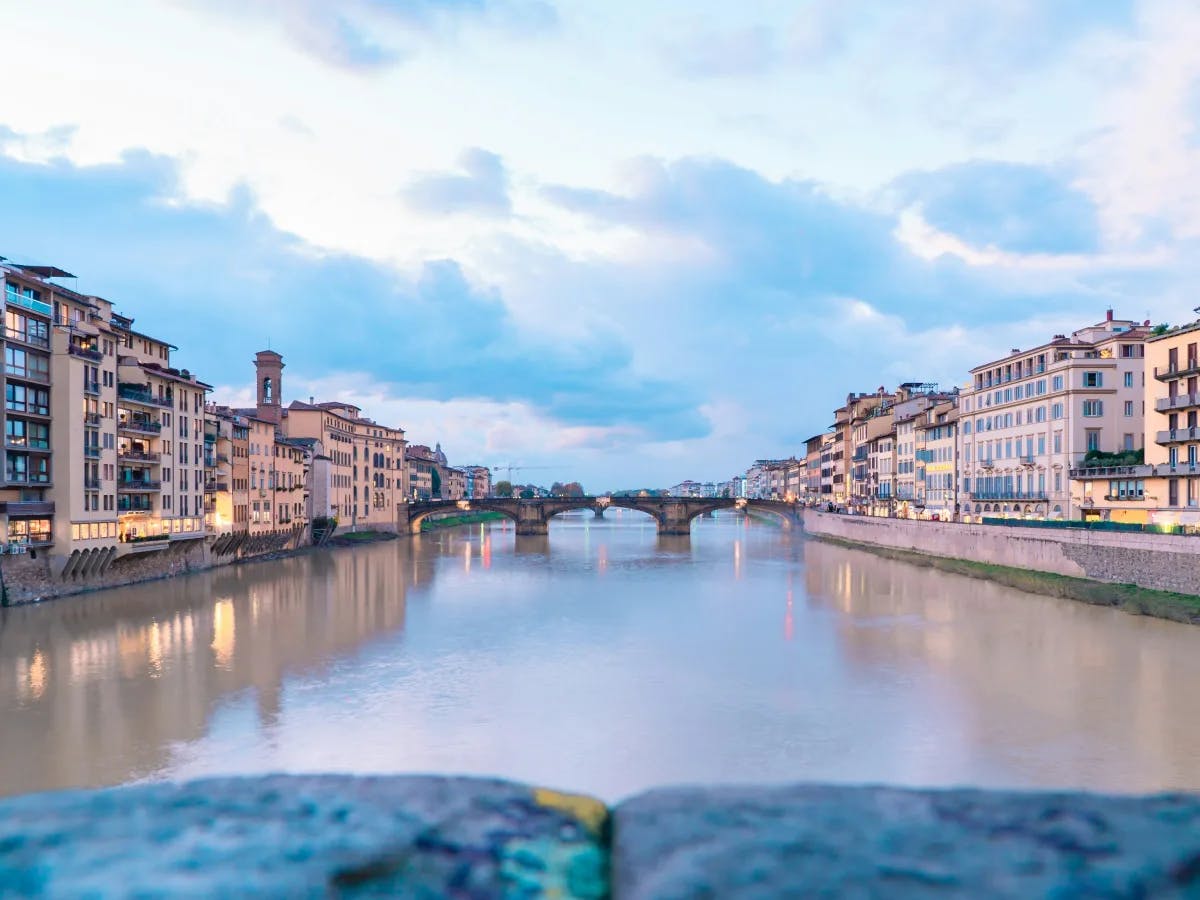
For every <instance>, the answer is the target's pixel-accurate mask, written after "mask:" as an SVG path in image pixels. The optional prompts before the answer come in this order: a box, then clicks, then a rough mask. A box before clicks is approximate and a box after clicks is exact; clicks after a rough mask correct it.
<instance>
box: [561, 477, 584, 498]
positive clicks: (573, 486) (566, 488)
mask: <svg viewBox="0 0 1200 900" xmlns="http://www.w3.org/2000/svg"><path fill="white" fill-rule="evenodd" d="M559 487H560V488H561V489H562V493H563V496H564V497H582V496H584V492H583V485H582V484H580V483H579V482H578V481H568V482H567V483H566V484H563V485H559Z"/></svg>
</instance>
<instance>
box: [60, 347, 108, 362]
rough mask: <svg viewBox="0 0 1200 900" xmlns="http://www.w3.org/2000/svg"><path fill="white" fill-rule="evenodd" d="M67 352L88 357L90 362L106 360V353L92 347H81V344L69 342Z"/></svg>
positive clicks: (84, 357) (80, 356) (81, 357)
mask: <svg viewBox="0 0 1200 900" xmlns="http://www.w3.org/2000/svg"><path fill="white" fill-rule="evenodd" d="M67 352H68V353H70V354H71V355H72V356H77V357H79V358H80V359H86V360H88V361H89V362H102V361H103V360H104V354H103V353H101V352H100V351H99V350H95V349H93V348H91V347H81V346H79V344H68V345H67Z"/></svg>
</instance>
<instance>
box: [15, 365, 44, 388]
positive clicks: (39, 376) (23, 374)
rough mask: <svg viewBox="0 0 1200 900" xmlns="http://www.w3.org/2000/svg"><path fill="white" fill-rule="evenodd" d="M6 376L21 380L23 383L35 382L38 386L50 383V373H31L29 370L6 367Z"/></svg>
mask: <svg viewBox="0 0 1200 900" xmlns="http://www.w3.org/2000/svg"><path fill="white" fill-rule="evenodd" d="M4 374H5V375H6V376H8V377H9V378H19V379H20V380H21V381H33V382H36V383H37V384H49V383H50V373H49V372H31V371H30V370H29V369H28V368H24V369H16V368H12V367H6V368H5V370H4Z"/></svg>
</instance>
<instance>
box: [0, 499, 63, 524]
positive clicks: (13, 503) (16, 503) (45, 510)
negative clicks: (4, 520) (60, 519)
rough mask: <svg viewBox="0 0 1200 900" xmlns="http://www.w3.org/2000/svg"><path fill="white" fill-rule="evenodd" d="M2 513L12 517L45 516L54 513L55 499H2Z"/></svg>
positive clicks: (0, 508) (0, 510)
mask: <svg viewBox="0 0 1200 900" xmlns="http://www.w3.org/2000/svg"><path fill="white" fill-rule="evenodd" d="M0 513H6V514H7V515H8V517H9V518H10V519H12V518H15V517H17V516H25V517H39V518H40V517H43V516H52V515H54V501H53V500H0Z"/></svg>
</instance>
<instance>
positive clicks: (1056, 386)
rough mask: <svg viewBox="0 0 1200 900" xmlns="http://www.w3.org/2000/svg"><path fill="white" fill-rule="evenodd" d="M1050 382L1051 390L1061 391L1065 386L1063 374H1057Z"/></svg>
mask: <svg viewBox="0 0 1200 900" xmlns="http://www.w3.org/2000/svg"><path fill="white" fill-rule="evenodd" d="M1050 383H1051V385H1052V387H1051V390H1054V391H1061V390H1062V388H1063V377H1062V376H1061V375H1055V376H1054V378H1052V379H1051V381H1050Z"/></svg>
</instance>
